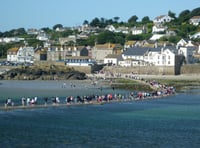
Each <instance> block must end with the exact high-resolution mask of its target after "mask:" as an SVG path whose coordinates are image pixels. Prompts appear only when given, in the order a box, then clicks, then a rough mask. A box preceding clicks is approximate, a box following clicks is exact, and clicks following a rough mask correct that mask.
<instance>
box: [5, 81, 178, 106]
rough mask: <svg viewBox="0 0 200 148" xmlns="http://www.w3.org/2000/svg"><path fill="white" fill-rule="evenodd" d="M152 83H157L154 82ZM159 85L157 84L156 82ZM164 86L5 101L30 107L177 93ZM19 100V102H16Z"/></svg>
mask: <svg viewBox="0 0 200 148" xmlns="http://www.w3.org/2000/svg"><path fill="white" fill-rule="evenodd" d="M152 85H155V83H153V84H152ZM156 85H157V84H156ZM162 87H163V90H160V91H154V92H151V93H149V92H142V91H140V92H130V93H127V94H121V93H115V94H114V93H108V94H101V95H94V94H92V95H88V96H79V95H77V96H67V97H58V96H55V97H40V98H38V97H37V96H36V97H33V98H31V97H22V98H21V103H19V102H20V101H19V100H18V101H17V100H16V99H15V100H14V99H11V98H8V99H7V100H6V103H5V107H6V108H7V107H9V106H11V107H14V106H21V107H29V106H32V107H33V106H36V105H38V106H41V105H44V106H47V105H59V104H66V105H75V104H98V103H106V102H117V101H136V100H143V99H151V98H158V97H163V96H167V95H172V94H174V93H175V90H174V88H173V87H164V86H162ZM14 101H17V102H18V103H14Z"/></svg>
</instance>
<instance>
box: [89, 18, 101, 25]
mask: <svg viewBox="0 0 200 148" xmlns="http://www.w3.org/2000/svg"><path fill="white" fill-rule="evenodd" d="M99 25H100V20H99V18H97V17H96V18H94V19H93V20H92V21H91V23H90V26H92V27H98V26H99Z"/></svg>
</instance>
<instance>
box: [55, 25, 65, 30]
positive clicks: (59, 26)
mask: <svg viewBox="0 0 200 148" xmlns="http://www.w3.org/2000/svg"><path fill="white" fill-rule="evenodd" d="M57 28H60V29H61V28H63V25H62V24H56V25H54V26H53V30H56V29H57Z"/></svg>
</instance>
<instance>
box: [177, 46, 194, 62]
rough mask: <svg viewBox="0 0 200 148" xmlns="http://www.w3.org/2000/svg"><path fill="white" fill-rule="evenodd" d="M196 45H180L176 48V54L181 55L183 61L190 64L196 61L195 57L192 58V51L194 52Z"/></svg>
mask: <svg viewBox="0 0 200 148" xmlns="http://www.w3.org/2000/svg"><path fill="white" fill-rule="evenodd" d="M196 50H197V47H195V46H186V47H180V48H179V49H178V54H180V55H183V56H184V57H185V62H186V63H187V64H192V63H194V62H196V58H194V53H195V52H196Z"/></svg>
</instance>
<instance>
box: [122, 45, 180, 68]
mask: <svg viewBox="0 0 200 148" xmlns="http://www.w3.org/2000/svg"><path fill="white" fill-rule="evenodd" d="M175 52H176V48H175V47H162V48H138V47H134V48H129V49H127V50H126V51H124V52H123V54H122V57H123V61H120V62H119V65H122V64H123V66H133V65H137V64H138V65H140V66H143V65H154V66H175V55H176V54H177V53H175Z"/></svg>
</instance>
